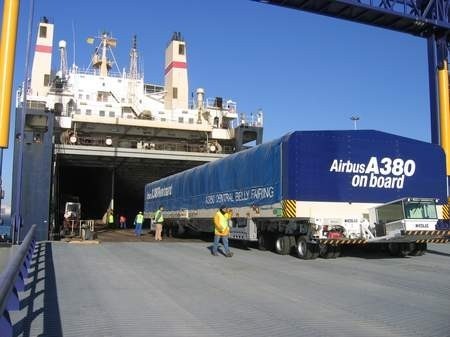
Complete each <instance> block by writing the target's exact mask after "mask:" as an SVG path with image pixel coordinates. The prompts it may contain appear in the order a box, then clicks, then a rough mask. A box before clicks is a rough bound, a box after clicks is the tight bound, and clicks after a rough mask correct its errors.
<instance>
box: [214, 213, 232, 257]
mask: <svg viewBox="0 0 450 337" xmlns="http://www.w3.org/2000/svg"><path fill="white" fill-rule="evenodd" d="M228 220H229V214H228V210H227V209H226V208H225V206H220V208H219V210H218V211H217V213H216V214H215V215H214V244H213V248H212V255H214V256H218V255H219V254H218V253H217V250H218V248H219V241H220V240H222V244H223V248H224V249H225V256H226V257H232V256H233V253H232V252H230V248H229V247H228V235H229V234H230V227H229V225H228Z"/></svg>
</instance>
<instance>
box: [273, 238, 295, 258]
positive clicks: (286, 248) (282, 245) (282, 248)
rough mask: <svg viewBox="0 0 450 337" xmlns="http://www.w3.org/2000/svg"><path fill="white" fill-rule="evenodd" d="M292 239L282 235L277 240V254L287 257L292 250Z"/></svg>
mask: <svg viewBox="0 0 450 337" xmlns="http://www.w3.org/2000/svg"><path fill="white" fill-rule="evenodd" d="M290 242H291V240H290V238H289V236H287V235H281V236H279V237H277V239H276V240H275V252H276V253H277V254H280V255H287V254H289V252H290V250H291V246H290Z"/></svg>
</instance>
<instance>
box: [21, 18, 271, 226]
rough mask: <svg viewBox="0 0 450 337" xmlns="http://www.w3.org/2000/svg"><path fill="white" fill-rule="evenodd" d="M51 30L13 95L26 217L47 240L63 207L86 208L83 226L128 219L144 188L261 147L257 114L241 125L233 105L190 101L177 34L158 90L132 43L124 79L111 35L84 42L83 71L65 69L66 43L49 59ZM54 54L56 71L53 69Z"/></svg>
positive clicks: (194, 97) (43, 26)
mask: <svg viewBox="0 0 450 337" xmlns="http://www.w3.org/2000/svg"><path fill="white" fill-rule="evenodd" d="M53 30H54V25H53V24H52V23H50V22H49V21H48V20H47V19H45V18H44V19H43V20H41V22H40V23H39V30H38V33H37V41H36V46H35V53H34V58H33V67H32V72H31V73H32V76H31V79H30V81H29V85H25V84H24V86H23V89H21V90H19V92H18V99H17V111H18V113H17V118H16V135H18V136H16V148H20V146H18V145H20V142H22V141H23V142H24V143H23V144H26V145H24V146H23V154H22V155H21V154H20V153H18V151H17V150H15V165H16V166H17V165H19V164H20V165H21V166H22V170H23V177H25V178H24V179H23V183H22V186H23V188H22V195H21V199H22V202H21V204H22V206H21V208H22V209H21V213H22V214H24V215H23V216H22V217H24V218H26V217H28V216H29V217H30V219H31V217H34V218H36V216H37V214H36V211H35V210H33V211H32V210H31V208H33V209H34V208H35V207H34V206H35V204H36V202H37V203H38V204H40V207H39V209H40V210H39V214H40V215H39V216H38V217H39V218H42V221H43V223H44V222H45V223H47V227H49V228H50V230H51V231H52V230H54V229H52V228H56V227H58V223H59V218H60V215H59V213H60V209H61V208H62V207H63V205H62V204H63V203H64V202H65V201H67V200H68V199H81V200H80V202H81V203H82V204H83V203H84V204H89V205H88V206H87V207H83V208H82V209H83V210H86V214H82V216H83V217H85V218H93V219H95V218H98V217H101V216H102V215H103V212H104V210H105V209H116V208H120V209H123V210H122V212H131V210H125V208H132V211H133V212H134V211H135V210H136V209H139V208H140V207H142V206H141V205H139V202H140V200H141V197H142V194H143V191H144V185H145V183H148V182H150V181H152V180H154V179H159V178H161V177H163V176H165V175H168V174H171V173H174V172H177V171H181V170H184V169H187V168H190V167H193V166H196V165H199V164H201V163H204V162H208V161H211V160H215V159H217V158H220V157H223V156H224V155H226V154H228V153H233V152H236V151H240V150H242V149H244V148H246V144H247V143H251V144H259V143H261V142H262V130H263V114H262V112H261V111H256V112H255V113H253V114H252V115H251V116H245V114H243V113H240V112H238V110H237V104H236V102H235V101H233V100H231V99H224V98H222V97H213V98H207V97H206V95H205V90H204V89H203V88H197V89H195V90H194V91H192V94H191V95H189V84H188V66H187V64H188V62H187V46H186V42H185V40H184V39H183V37H182V36H181V33H179V32H175V33H174V34H173V36H172V38H171V39H170V41H169V43H168V46H167V48H166V53H165V69H164V85H157V84H150V83H146V82H145V81H144V75H143V73H142V71H141V69H140V68H139V52H138V40H137V37H136V36H134V37H133V38H132V43H131V50H130V60H129V65H128V67H127V69H123V70H122V71H121V70H120V68H119V66H118V65H117V62H116V60H115V58H114V53H113V49H114V48H115V47H116V46H117V40H116V39H115V38H113V37H112V36H111V35H110V34H109V33H107V32H104V33H102V34H100V35H99V36H97V37H91V38H88V39H87V42H88V43H90V44H92V47H93V54H92V55H91V59H90V64H89V66H88V68H87V69H80V68H79V67H77V66H76V65H72V66H71V67H69V66H68V61H67V44H66V42H65V41H60V42H59V43H58V50H54V49H55V48H54V47H53ZM55 53H57V54H59V57H58V59H59V62H58V69H57V71H54V70H52V66H51V64H52V57H53V56H54V55H53V54H55ZM24 102H27V103H26V109H23V107H24V106H25V104H24ZM23 112H25V115H24V116H25V120H24V130H23V131H24V133H23V135H22V134H21V130H20V127H19V128H18V126H20V125H21V118H22V116H23ZM20 156H22V159H23V160H19V157H20ZM38 161H39V162H40V163H41V164H37V162H38ZM31 163H33V164H31ZM36 165H37V166H36ZM40 166H42V167H40ZM16 168H17V167H16ZM36 171H39V172H40V173H39V174H43V175H44V176H45V177H44V179H41V180H42V182H41V183H38V184H40V186H36V181H34V182H33V183H31V182H27V179H29V178H30V177H31V176H33V173H32V172H36ZM47 171H48V173H45V172H47ZM32 188H33V189H34V190H35V189H36V188H38V189H39V191H40V194H41V193H43V195H44V198H42V195H41V197H39V200H44V202H43V201H37V200H28V199H27V198H24V195H25V194H28V192H29V191H28V190H30V191H31V189H32ZM124 190H126V191H124ZM47 195H48V198H47V197H46V196H47ZM14 198H17V196H14V195H13V199H14ZM25 199H26V200H25ZM133 202H136V205H132V203H133ZM13 204H14V202H13ZM32 205H34V206H32ZM47 206H48V207H47ZM47 209H51V211H50V212H47V213H49V214H50V215H49V216H47V218H46V216H45V214H46V210H47ZM13 212H14V210H13ZM129 215H130V216H131V214H129ZM45 226H46V225H43V228H44V227H45ZM42 233H44V229H43V230H42ZM42 235H44V234H42Z"/></svg>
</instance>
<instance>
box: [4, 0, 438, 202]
mask: <svg viewBox="0 0 450 337" xmlns="http://www.w3.org/2000/svg"><path fill="white" fill-rule="evenodd" d="M34 2H35V4H34V25H33V27H32V28H33V38H32V44H33V46H34V43H35V33H36V27H37V23H38V22H39V18H40V17H43V16H47V17H48V18H50V20H51V21H52V22H53V23H54V24H55V35H54V46H57V45H58V41H59V40H62V39H64V40H66V41H67V44H68V58H69V60H68V63H69V64H72V63H73V54H74V51H73V41H74V40H75V46H76V48H75V62H76V64H77V65H78V66H79V67H86V66H87V65H88V64H89V57H90V55H91V52H92V46H91V45H88V44H86V42H85V41H86V38H87V37H89V36H93V35H97V34H99V33H101V32H103V31H109V32H111V33H112V35H113V36H114V37H115V38H117V39H118V45H117V48H116V50H115V51H114V52H115V57H116V60H117V62H118V64H119V68H120V69H122V68H124V67H128V63H129V56H128V55H129V50H130V46H131V39H132V36H133V35H134V34H137V37H138V48H139V51H140V53H141V57H142V59H143V64H144V71H145V80H146V82H150V83H156V84H163V72H164V50H165V47H166V45H167V42H168V41H169V39H170V37H171V35H172V33H173V32H174V31H180V32H181V33H182V35H183V37H184V38H185V40H186V43H187V57H188V76H189V83H190V90H191V91H192V90H195V88H198V87H202V88H204V89H205V91H206V96H207V97H215V96H222V97H224V98H225V99H229V98H230V99H233V100H235V101H236V102H237V103H238V110H239V111H241V112H245V113H247V114H249V113H251V112H256V111H257V110H258V109H262V110H263V111H264V140H265V141H268V140H271V139H274V138H277V137H279V136H281V135H283V134H285V133H287V132H289V131H293V130H328V129H333V130H343V129H352V128H353V123H352V121H351V120H350V117H351V116H352V115H357V116H359V117H360V120H359V121H358V128H359V129H376V130H380V131H385V132H390V133H394V134H398V135H401V136H405V137H410V138H415V139H419V140H424V141H430V137H431V136H430V134H431V133H430V112H429V94H428V68H427V67H428V66H427V50H426V41H425V40H424V39H420V38H416V37H413V36H409V35H405V34H401V33H397V32H391V31H387V30H383V29H380V28H374V27H370V26H364V25H361V24H356V23H352V22H346V21H342V20H337V19H333V18H329V17H323V16H318V15H313V14H310V13H304V12H300V11H295V10H291V9H287V8H282V7H275V6H271V5H266V4H260V3H257V2H253V1H250V0H209V1H204V0H164V1H146V0H127V1H120V2H119V1H110V0H109V1H106V0H96V1H87V0H78V1H68V0H65V1H61V0H35V1H34ZM0 4H1V5H2V7H1V8H3V1H0ZM29 4H30V1H26V0H21V8H20V22H19V32H18V41H17V49H16V67H15V74H14V79H15V80H14V81H15V85H14V88H17V86H18V85H19V83H21V82H22V81H23V80H24V76H25V75H24V68H25V54H26V53H25V50H26V38H27V25H28V14H29ZM73 27H74V29H73ZM73 32H75V34H73ZM55 49H56V48H55ZM53 62H54V65H55V68H56V67H57V64H58V62H59V58H58V56H56V57H54V59H53ZM30 69H31V68H30ZM13 102H14V100H13ZM11 122H12V121H11ZM12 128H13V125H11V132H10V136H11V135H12V133H13V131H12V130H13V129H12ZM10 138H11V137H10ZM12 144H13V143H12V141H10V144H9V145H10V147H9V148H8V149H7V150H6V151H5V154H4V160H3V174H2V176H3V181H4V188H5V191H6V200H5V201H6V204H9V203H10V201H9V200H10V198H11V190H10V189H11V166H12V163H11V162H12V160H11V158H12V151H13V149H12ZM5 201H4V202H5Z"/></svg>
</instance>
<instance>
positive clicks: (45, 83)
mask: <svg viewBox="0 0 450 337" xmlns="http://www.w3.org/2000/svg"><path fill="white" fill-rule="evenodd" d="M49 85H50V75H49V74H45V75H44V87H48V86H49Z"/></svg>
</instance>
